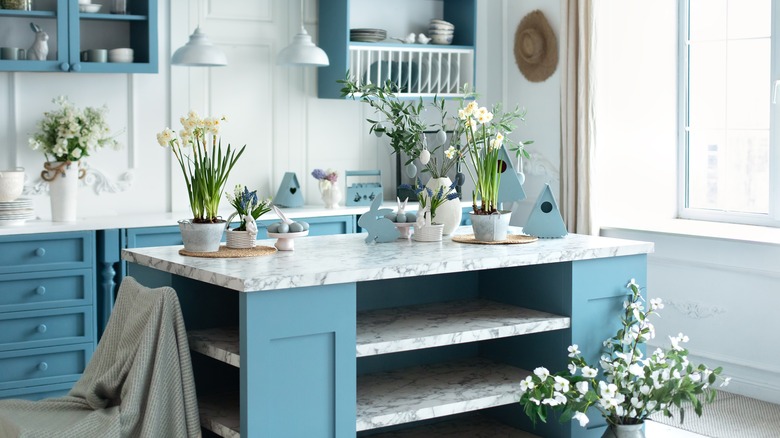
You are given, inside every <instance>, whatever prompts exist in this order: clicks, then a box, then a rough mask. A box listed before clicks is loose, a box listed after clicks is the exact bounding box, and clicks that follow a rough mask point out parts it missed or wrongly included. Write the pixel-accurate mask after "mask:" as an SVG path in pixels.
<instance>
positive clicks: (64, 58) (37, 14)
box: [0, 0, 158, 73]
mask: <svg viewBox="0 0 780 438" xmlns="http://www.w3.org/2000/svg"><path fill="white" fill-rule="evenodd" d="M112 3H113V2H112V1H111V0H92V4H93V5H100V10H99V11H97V12H87V11H81V10H80V7H79V4H78V2H77V1H76V0H70V1H69V0H48V1H47V0H37V1H35V2H33V10H32V11H17V10H9V9H0V28H3V29H8V32H3V33H0V46H2V47H16V48H19V49H21V51H19V52H17V53H16V55H15V57H16V58H18V59H13V58H14V54H13V53H8V52H9V51H8V50H6V53H3V55H2V58H3V59H0V71H35V72H46V71H50V72H82V73H157V69H158V65H157V64H158V51H157V0H128V1H127V11H126V13H125V14H115V13H112V11H111V9H112ZM31 23H34V24H35V25H36V26H38V27H40V28H41V30H43V32H45V33H46V34H47V35H48V42H47V43H48V44H47V45H48V55H47V57H46V60H45V61H41V60H28V59H27V57H28V53H29V52H30V51H31V49H32V47H33V45H34V42H35V40H36V33H35V32H34V30H33V29H32V25H31ZM101 49H102V50H104V51H105V52H104V53H103V54H101V53H99V52H100V51H101ZM113 49H132V61H131V62H127V61H130V60H128V59H126V58H125V59H119V58H118V56H120V55H119V54H118V53H114V52H112V50H113ZM91 50H96V51H97V52H95V53H92V54H87V53H86V52H88V51H91ZM116 52H119V51H116ZM124 52H127V50H124ZM90 55H91V57H90ZM103 56H104V57H105V59H101V57H103ZM99 61H103V62H99Z"/></svg>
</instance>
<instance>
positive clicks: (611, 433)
mask: <svg viewBox="0 0 780 438" xmlns="http://www.w3.org/2000/svg"><path fill="white" fill-rule="evenodd" d="M601 438H645V425H644V423H639V424H609V425H607V430H605V431H604V435H601Z"/></svg>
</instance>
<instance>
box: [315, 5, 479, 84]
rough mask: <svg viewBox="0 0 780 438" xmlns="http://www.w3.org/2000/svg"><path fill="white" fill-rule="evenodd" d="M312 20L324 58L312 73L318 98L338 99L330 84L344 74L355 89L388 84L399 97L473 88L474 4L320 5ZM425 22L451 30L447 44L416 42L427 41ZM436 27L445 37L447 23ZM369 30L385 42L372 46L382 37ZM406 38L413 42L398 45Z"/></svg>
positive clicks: (475, 15) (427, 30) (427, 31)
mask: <svg viewBox="0 0 780 438" xmlns="http://www.w3.org/2000/svg"><path fill="white" fill-rule="evenodd" d="M318 19H319V32H318V35H319V38H318V45H319V46H320V47H321V48H322V49H323V50H325V52H326V53H327V54H328V57H329V59H330V65H329V66H328V67H321V68H318V69H317V85H318V96H319V97H321V98H340V97H341V91H340V90H341V85H340V84H338V83H337V82H336V81H337V80H339V79H344V77H345V76H346V74H347V71H349V74H350V77H351V78H352V79H353V80H354V81H356V82H357V83H358V84H362V83H366V82H369V81H370V82H371V83H374V84H379V83H385V82H386V81H387V80H390V81H392V82H393V84H394V87H395V91H396V95H397V96H398V97H400V98H418V97H433V96H434V95H438V96H440V97H445V98H446V97H454V96H458V95H459V93H458V91H459V89H462V87H463V85H464V84H471V85H473V84H474V78H475V59H476V54H475V49H476V34H477V32H476V31H477V4H476V0H433V1H428V2H420V1H417V0H399V1H394V2H388V1H382V0H328V1H323V0H320V4H319V16H318ZM431 19H437V20H444V21H446V22H448V23H451V24H452V25H454V31H453V33H452V40H451V42H450V43H449V44H435V42H437V41H435V40H434V41H430V42H428V44H422V43H421V42H420V36H419V35H420V34H421V33H422V34H424V35H425V36H426V37H431V36H432V35H431V31H432V30H431V29H429V27H430V26H431ZM437 27H439V28H440V29H439V32H445V33H446V27H447V24H442V23H438V24H437ZM350 29H353V30H354V31H355V34H354V35H350ZM375 30H380V31H385V32H386V38H385V39H383V40H381V41H374V40H379V39H381V38H382V37H383V36H384V35H385V34H384V33H382V32H376V31H375ZM411 34H414V42H413V43H410V42H404V41H403V40H407V39H408V38H410V37H411ZM442 38H446V37H445V36H442Z"/></svg>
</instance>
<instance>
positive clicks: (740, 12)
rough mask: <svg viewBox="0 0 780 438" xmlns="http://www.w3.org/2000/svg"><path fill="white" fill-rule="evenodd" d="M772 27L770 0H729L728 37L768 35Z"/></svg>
mask: <svg viewBox="0 0 780 438" xmlns="http://www.w3.org/2000/svg"><path fill="white" fill-rule="evenodd" d="M771 27H772V2H771V1H770V0H729V6H728V36H729V39H736V38H755V37H768V36H769V35H771V33H772V31H771Z"/></svg>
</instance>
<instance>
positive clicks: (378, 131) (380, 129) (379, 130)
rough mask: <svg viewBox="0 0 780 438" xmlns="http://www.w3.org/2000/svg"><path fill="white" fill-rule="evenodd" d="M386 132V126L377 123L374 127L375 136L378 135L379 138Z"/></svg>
mask: <svg viewBox="0 0 780 438" xmlns="http://www.w3.org/2000/svg"><path fill="white" fill-rule="evenodd" d="M384 130H385V125H383V124H381V123H377V124H376V126H375V127H374V135H376V136H377V137H381V136H382V134H384Z"/></svg>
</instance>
